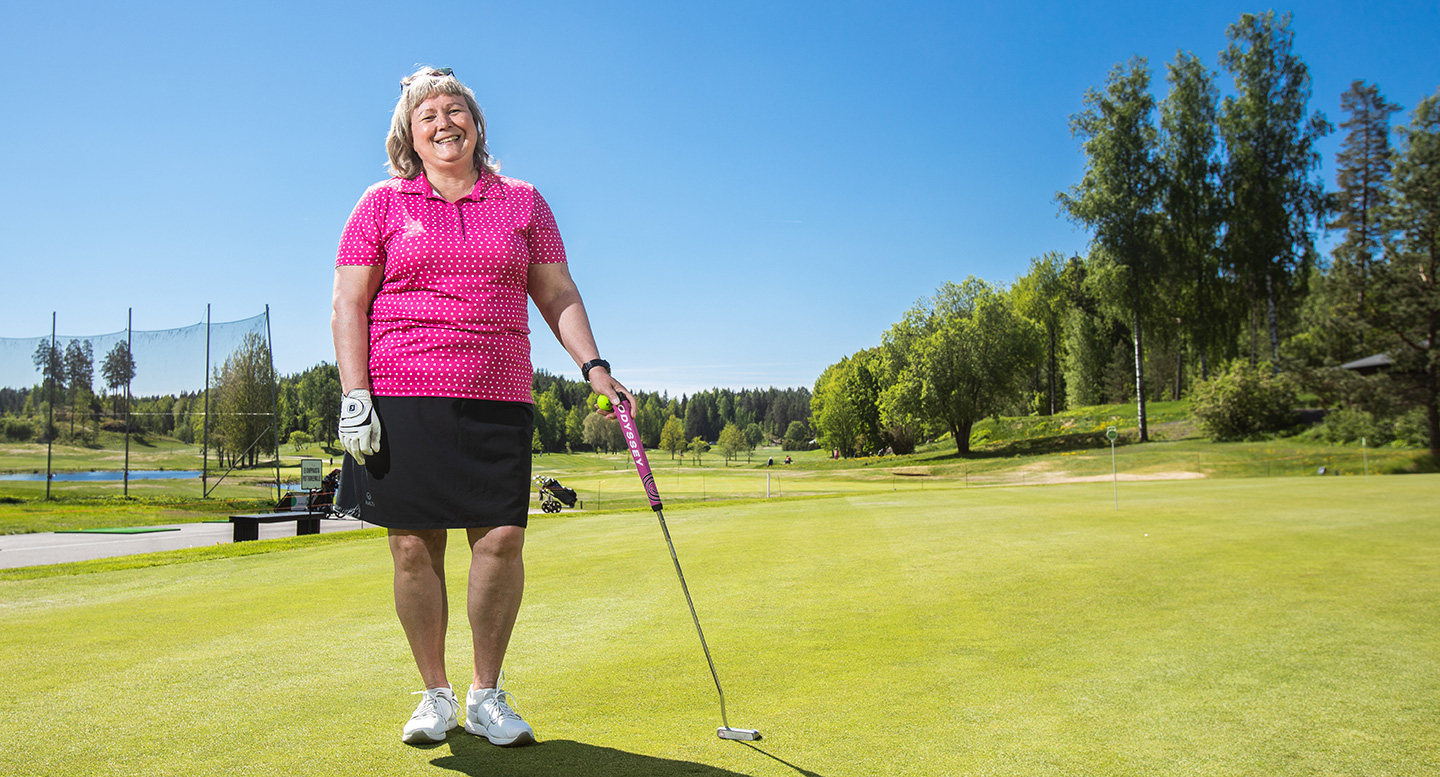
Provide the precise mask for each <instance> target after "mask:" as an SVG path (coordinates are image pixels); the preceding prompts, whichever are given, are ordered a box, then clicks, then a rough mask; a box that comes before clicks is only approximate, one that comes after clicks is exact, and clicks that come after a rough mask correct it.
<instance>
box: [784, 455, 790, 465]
mask: <svg viewBox="0 0 1440 777" xmlns="http://www.w3.org/2000/svg"><path fill="white" fill-rule="evenodd" d="M785 463H786V464H789V463H790V457H789V456H786V457H785Z"/></svg>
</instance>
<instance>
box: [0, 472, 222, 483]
mask: <svg viewBox="0 0 1440 777" xmlns="http://www.w3.org/2000/svg"><path fill="white" fill-rule="evenodd" d="M198 477H200V470H198V469H132V470H130V479H131V480H179V479H184V478H198ZM124 479H125V471H124V470H119V469H116V470H104V471H97V472H56V473H53V477H51V480H55V481H61V480H80V481H91V480H124ZM0 480H38V481H40V482H42V483H43V482H44V481H45V473H44V472H20V473H16V474H13V475H0Z"/></svg>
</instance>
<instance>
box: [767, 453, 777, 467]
mask: <svg viewBox="0 0 1440 777" xmlns="http://www.w3.org/2000/svg"><path fill="white" fill-rule="evenodd" d="M765 466H767V467H773V466H775V457H774V456H771V457H770V458H769V459H766V460H765Z"/></svg>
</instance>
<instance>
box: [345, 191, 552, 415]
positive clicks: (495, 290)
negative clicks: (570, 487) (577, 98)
mask: <svg viewBox="0 0 1440 777" xmlns="http://www.w3.org/2000/svg"><path fill="white" fill-rule="evenodd" d="M563 261H565V245H564V243H562V242H561V240H560V232H559V230H558V229H557V228H556V227H555V217H554V216H553V215H551V213H550V206H549V205H547V204H545V199H544V198H543V197H541V196H540V193H539V192H537V191H535V188H534V187H533V186H531V185H530V184H528V183H525V182H524V181H519V180H516V179H513V178H505V177H503V176H499V175H494V174H492V173H483V174H482V175H481V176H480V180H479V181H477V182H476V183H475V188H474V189H473V190H471V192H470V193H469V194H467V195H466V196H464V197H462V198H460V200H459V201H458V202H454V203H450V202H446V201H445V199H444V198H443V197H441V196H439V195H438V194H435V193H434V192H433V191H431V189H430V182H429V181H427V180H426V179H425V176H424V174H421V175H419V176H416V177H415V178H414V179H411V180H406V179H403V178H391V179H390V180H388V181H382V182H380V183H377V184H375V185H374V186H372V187H370V188H369V189H368V190H367V191H366V192H365V195H364V196H362V197H361V198H360V202H359V203H358V204H357V205H356V206H355V211H354V212H353V213H351V214H350V221H349V222H348V223H346V225H345V231H344V233H343V234H342V235H341V236H340V250H339V252H338V253H337V256H336V259H335V264H336V265H337V266H339V265H376V264H379V265H384V267H385V273H384V279H383V280H382V281H381V283H380V290H379V292H377V293H376V295H375V301H374V303H373V304H372V305H371V307H370V380H371V384H372V390H373V391H374V392H375V393H376V394H378V395H380V396H408V397H414V396H437V397H461V398H467V399H493V400H501V401H507V402H531V401H532V399H531V396H530V383H531V366H530V338H529V335H530V325H529V309H528V308H527V306H526V293H527V288H528V283H527V277H528V272H529V266H530V265H531V264H542V263H548V262H563Z"/></svg>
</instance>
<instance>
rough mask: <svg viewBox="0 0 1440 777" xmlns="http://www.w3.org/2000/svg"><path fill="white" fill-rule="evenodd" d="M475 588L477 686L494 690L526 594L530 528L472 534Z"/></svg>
mask: <svg viewBox="0 0 1440 777" xmlns="http://www.w3.org/2000/svg"><path fill="white" fill-rule="evenodd" d="M468 535H469V540H470V590H469V597H468V602H467V610H468V611H469V614H470V633H471V637H472V639H473V640H474V643H475V677H474V680H473V684H472V685H471V687H472V688H494V687H495V684H496V682H497V681H498V680H499V679H500V666H501V665H502V664H503V663H504V662H505V650H506V648H508V647H509V646H510V633H511V632H512V631H514V629H515V617H516V615H518V614H519V612H520V599H521V597H522V595H523V594H524V592H525V561H524V558H523V557H522V551H523V550H524V547H525V530H524V529H522V528H520V527H519V526H496V527H493V528H480V529H470V530H468Z"/></svg>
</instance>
